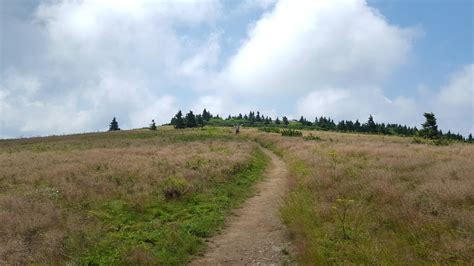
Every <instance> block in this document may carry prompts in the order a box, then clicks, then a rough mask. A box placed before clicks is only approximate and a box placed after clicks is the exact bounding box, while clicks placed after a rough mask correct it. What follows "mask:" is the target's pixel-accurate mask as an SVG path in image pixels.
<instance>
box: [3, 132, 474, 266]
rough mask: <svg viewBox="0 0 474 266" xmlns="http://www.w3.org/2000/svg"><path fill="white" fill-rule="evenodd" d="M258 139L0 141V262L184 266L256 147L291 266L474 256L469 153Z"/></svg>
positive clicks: (247, 187) (395, 141) (211, 230)
mask: <svg viewBox="0 0 474 266" xmlns="http://www.w3.org/2000/svg"><path fill="white" fill-rule="evenodd" d="M267 131H268V132H264V131H259V130H256V129H243V130H242V133H241V134H239V135H235V134H233V132H232V130H231V129H230V128H214V127H204V128H202V129H201V128H199V129H184V130H175V129H172V128H171V127H161V128H159V130H157V131H149V130H134V131H122V132H107V133H95V134H81V135H72V136H60V137H48V138H33V139H20V140H4V141H0V169H1V171H0V264H31V263H39V264H64V263H66V262H71V263H74V264H174V265H180V264H184V263H186V262H188V261H189V259H190V257H191V255H193V254H197V253H200V252H202V251H203V250H204V248H205V244H204V243H205V241H204V238H206V237H208V236H210V235H213V234H215V233H217V232H218V230H219V228H221V226H222V224H223V221H224V218H225V216H226V215H228V214H229V212H230V210H231V209H232V208H235V207H236V206H238V205H239V204H240V203H241V202H243V201H244V200H245V199H246V198H247V197H248V196H250V195H252V184H253V183H254V182H255V181H256V180H258V179H260V178H261V176H262V171H263V170H264V168H265V167H266V165H267V161H268V158H266V157H265V156H264V155H263V153H262V152H261V150H260V149H259V148H258V144H257V143H260V144H261V145H263V146H266V147H268V148H269V149H271V150H273V151H274V152H275V153H276V154H277V155H279V156H281V157H282V158H283V159H284V161H285V162H286V164H287V166H288V167H289V170H290V173H291V176H289V183H290V188H291V189H290V193H289V195H288V197H287V198H286V201H285V203H284V205H283V207H282V209H281V216H282V219H283V221H284V222H285V224H286V225H287V226H288V227H289V229H290V230H291V232H292V234H293V237H294V243H295V245H296V248H295V249H296V252H297V254H296V259H297V260H298V262H300V263H301V264H314V263H317V264H332V263H343V264H345V263H355V264H472V263H473V262H474V257H473V254H474V207H473V206H474V176H473V173H474V146H473V145H470V144H463V143H453V144H450V145H449V146H434V145H427V144H415V143H413V139H412V138H403V137H393V136H377V135H359V134H342V133H334V132H322V131H303V134H302V136H301V135H300V133H299V132H296V131H295V132H293V131H291V132H286V133H285V135H288V136H282V134H281V132H280V133H275V132H274V131H272V130H267ZM290 133H291V134H290ZM45 243H47V244H45Z"/></svg>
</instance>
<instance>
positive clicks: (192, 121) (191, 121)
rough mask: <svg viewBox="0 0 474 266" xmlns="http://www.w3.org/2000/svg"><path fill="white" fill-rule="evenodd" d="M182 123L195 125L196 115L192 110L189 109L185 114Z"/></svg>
mask: <svg viewBox="0 0 474 266" xmlns="http://www.w3.org/2000/svg"><path fill="white" fill-rule="evenodd" d="M184 124H185V125H186V127H197V122H196V116H194V113H193V111H189V113H187V114H186V118H185V119H184Z"/></svg>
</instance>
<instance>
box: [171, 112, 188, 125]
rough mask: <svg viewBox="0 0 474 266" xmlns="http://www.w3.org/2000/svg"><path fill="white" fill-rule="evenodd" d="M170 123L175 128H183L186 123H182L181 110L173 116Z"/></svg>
mask: <svg viewBox="0 0 474 266" xmlns="http://www.w3.org/2000/svg"><path fill="white" fill-rule="evenodd" d="M171 124H172V125H174V127H175V128H185V127H186V125H185V124H184V119H183V113H182V112H181V110H179V111H178V113H177V114H176V115H175V116H174V118H173V119H172V120H171Z"/></svg>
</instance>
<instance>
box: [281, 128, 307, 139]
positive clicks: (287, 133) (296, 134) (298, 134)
mask: <svg viewBox="0 0 474 266" xmlns="http://www.w3.org/2000/svg"><path fill="white" fill-rule="evenodd" d="M280 133H281V135H282V136H286V137H301V136H303V132H301V131H299V130H294V129H283V130H280Z"/></svg>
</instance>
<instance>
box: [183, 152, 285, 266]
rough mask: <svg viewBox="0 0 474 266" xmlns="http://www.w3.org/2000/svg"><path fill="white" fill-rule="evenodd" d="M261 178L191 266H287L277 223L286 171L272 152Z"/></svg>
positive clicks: (283, 238) (280, 231)
mask: <svg viewBox="0 0 474 266" xmlns="http://www.w3.org/2000/svg"><path fill="white" fill-rule="evenodd" d="M262 150H263V152H264V153H265V154H266V155H267V156H268V157H270V158H271V163H270V165H269V166H268V168H267V170H266V173H265V176H266V178H265V179H264V180H263V181H261V182H260V183H258V184H257V185H256V190H257V194H256V195H255V196H254V197H252V198H250V199H248V200H247V201H246V202H245V203H244V204H243V205H242V207H241V208H240V209H238V210H236V211H235V216H232V217H230V218H229V219H228V221H227V223H226V228H225V229H224V230H223V232H222V233H221V234H219V235H216V236H214V237H211V238H209V247H208V250H207V253H206V254H204V256H203V257H198V258H196V259H195V260H194V261H192V262H191V265H249V264H250V265H281V264H288V263H289V262H290V258H289V256H288V250H289V248H290V240H289V236H288V232H287V231H286V228H285V226H284V225H283V224H282V223H281V220H280V216H279V209H280V206H281V203H282V198H283V197H284V196H285V194H286V192H287V182H288V180H287V175H288V169H287V167H286V164H285V163H284V162H283V161H282V160H281V159H280V158H279V157H278V156H276V155H275V154H274V153H273V152H271V151H269V150H267V149H264V148H262Z"/></svg>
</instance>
